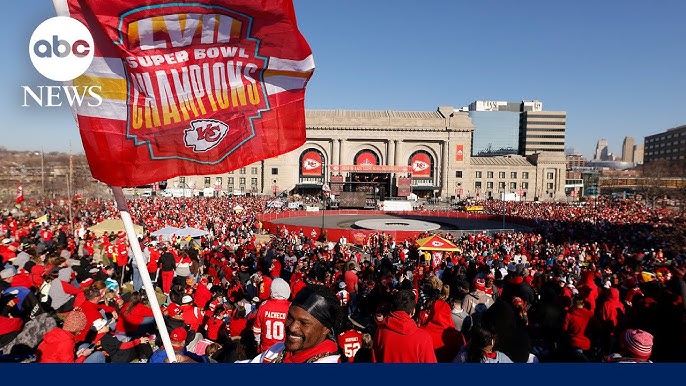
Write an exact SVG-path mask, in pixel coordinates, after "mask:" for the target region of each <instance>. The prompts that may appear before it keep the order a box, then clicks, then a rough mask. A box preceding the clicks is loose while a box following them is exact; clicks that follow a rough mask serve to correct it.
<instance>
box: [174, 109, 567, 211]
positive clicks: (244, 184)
mask: <svg viewBox="0 0 686 386" xmlns="http://www.w3.org/2000/svg"><path fill="white" fill-rule="evenodd" d="M306 127H307V141H306V142H305V144H303V145H302V146H301V147H300V148H298V149H296V150H294V151H291V152H289V153H286V154H283V155H281V156H278V157H275V158H271V159H267V160H264V161H260V162H257V163H254V164H252V165H249V166H247V167H245V168H241V169H239V170H234V171H233V172H230V173H225V174H222V175H210V176H184V177H177V178H174V179H171V180H169V181H168V184H167V188H168V189H170V188H171V189H174V188H176V189H181V188H192V190H193V191H194V192H196V194H197V192H203V194H204V195H208V194H212V195H214V194H246V193H250V194H255V195H275V194H280V193H283V192H289V193H290V192H296V191H297V192H303V193H312V194H316V193H317V192H321V191H322V188H323V187H324V188H325V189H327V188H332V193H335V192H336V190H337V189H343V190H347V189H356V187H360V186H363V185H365V186H367V185H370V184H371V185H370V186H376V187H377V189H376V191H377V192H378V193H379V195H380V196H381V197H382V198H383V197H398V196H400V197H403V196H406V195H407V193H408V189H409V191H411V192H412V193H415V194H417V195H418V196H420V197H435V198H438V199H440V200H442V201H450V200H451V199H461V198H466V197H472V198H488V197H493V198H495V199H499V198H500V197H501V195H500V194H501V193H508V194H509V193H514V194H516V195H517V197H519V198H520V199H522V200H527V201H531V200H534V199H535V198H538V199H539V200H555V199H562V198H564V186H565V158H564V154H563V153H558V152H540V153H534V154H530V155H527V156H524V155H505V156H493V157H472V156H471V149H470V146H471V143H472V134H473V132H474V126H473V124H472V121H471V119H470V117H469V115H468V113H467V112H464V111H459V110H457V109H455V108H453V107H452V106H440V107H439V108H438V109H437V110H436V111H387V110H384V111H366V110H307V111H306ZM508 196H509V197H511V195H508Z"/></svg>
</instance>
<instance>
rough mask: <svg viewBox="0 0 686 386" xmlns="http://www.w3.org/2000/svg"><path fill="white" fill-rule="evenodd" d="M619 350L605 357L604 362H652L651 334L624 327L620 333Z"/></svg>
mask: <svg viewBox="0 0 686 386" xmlns="http://www.w3.org/2000/svg"><path fill="white" fill-rule="evenodd" d="M620 338H621V339H620V342H619V352H618V353H613V354H610V355H608V356H607V357H605V359H604V361H605V362H614V363H652V361H651V360H650V355H651V354H652V353H653V335H652V334H651V333H649V332H647V331H643V330H639V329H631V328H629V329H626V330H624V332H623V333H622V334H621V337H620Z"/></svg>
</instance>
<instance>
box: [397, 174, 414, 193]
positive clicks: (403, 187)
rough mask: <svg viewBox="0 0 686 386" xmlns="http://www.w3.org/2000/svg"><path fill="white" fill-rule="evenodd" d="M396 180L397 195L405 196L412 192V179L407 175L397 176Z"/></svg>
mask: <svg viewBox="0 0 686 386" xmlns="http://www.w3.org/2000/svg"><path fill="white" fill-rule="evenodd" d="M397 182H398V197H407V196H409V195H410V194H412V179H411V178H409V177H399V178H398V179H397Z"/></svg>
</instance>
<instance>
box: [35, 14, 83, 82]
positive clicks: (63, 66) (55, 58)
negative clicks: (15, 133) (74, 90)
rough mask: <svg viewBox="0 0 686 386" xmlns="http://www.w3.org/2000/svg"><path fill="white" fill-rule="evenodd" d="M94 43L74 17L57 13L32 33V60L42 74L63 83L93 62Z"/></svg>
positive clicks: (79, 74) (81, 72)
mask: <svg viewBox="0 0 686 386" xmlns="http://www.w3.org/2000/svg"><path fill="white" fill-rule="evenodd" d="M94 51H95V44H94V43H93V36H91V34H90V32H89V31H88V28H86V26H85V25H83V23H81V22H80V21H78V20H76V19H72V18H70V17H66V16H56V17H52V18H50V19H48V20H45V21H44V22H42V23H41V24H40V25H39V26H38V27H36V29H35V31H33V35H31V40H30V41H29V56H30V57H31V63H33V66H34V67H35V68H36V70H37V71H38V72H40V73H41V74H42V75H43V76H45V77H46V78H48V79H51V80H54V81H56V82H64V81H68V80H72V79H74V78H77V77H79V76H81V75H82V74H83V73H84V72H86V70H87V69H88V67H90V65H91V62H92V61H93V55H94Z"/></svg>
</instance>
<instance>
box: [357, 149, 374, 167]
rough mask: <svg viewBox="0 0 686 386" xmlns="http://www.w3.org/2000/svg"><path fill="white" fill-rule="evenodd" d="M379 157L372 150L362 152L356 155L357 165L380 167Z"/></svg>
mask: <svg viewBox="0 0 686 386" xmlns="http://www.w3.org/2000/svg"><path fill="white" fill-rule="evenodd" d="M378 164H379V156H377V155H376V153H374V152H373V151H371V150H360V151H359V152H357V154H356V155H355V165H378Z"/></svg>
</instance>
